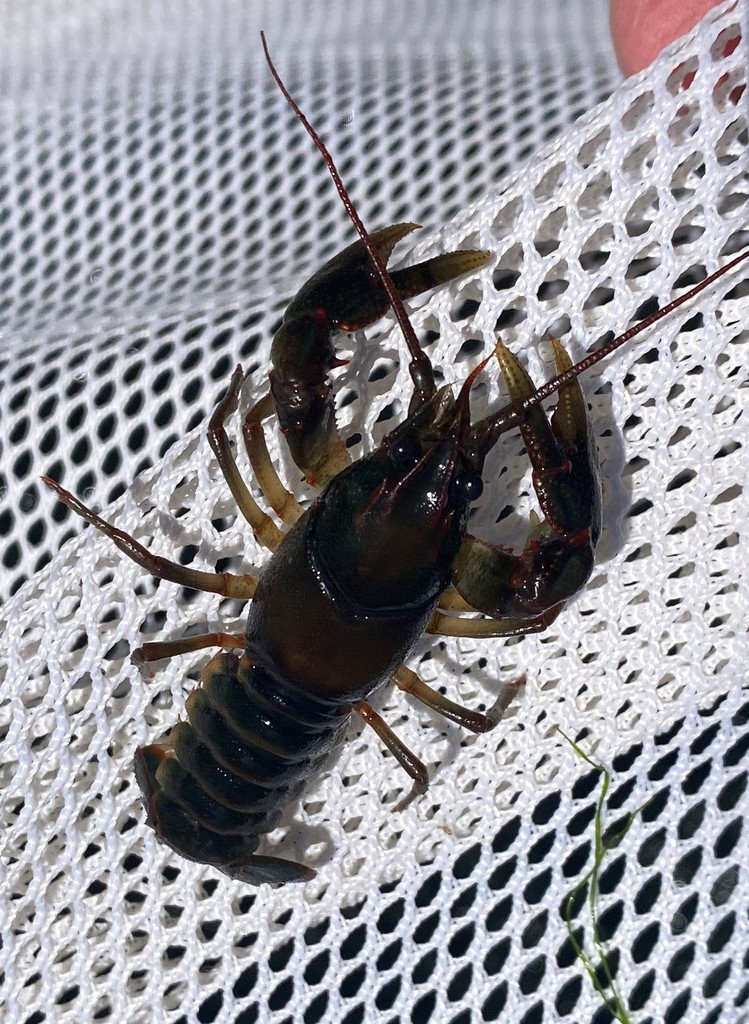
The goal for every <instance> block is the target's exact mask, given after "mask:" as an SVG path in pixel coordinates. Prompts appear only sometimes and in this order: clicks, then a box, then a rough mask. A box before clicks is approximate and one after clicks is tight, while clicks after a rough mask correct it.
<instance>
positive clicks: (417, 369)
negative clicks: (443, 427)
mask: <svg viewBox="0 0 749 1024" xmlns="http://www.w3.org/2000/svg"><path fill="white" fill-rule="evenodd" d="M260 38H261V39H262V41H263V50H264V51H265V59H266V61H267V63H268V67H269V68H270V70H271V74H272V75H273V77H274V78H275V80H276V83H277V85H278V88H279V89H280V90H281V92H282V94H283V96H284V98H285V99H286V102H287V103H288V104H289V106H290V107H291V109H292V110H293V111H294V113H295V114H296V116H297V118H298V119H299V120H300V121H301V122H302V124H303V125H304V128H305V130H306V132H307V134H308V135H309V137H310V138H311V139H312V141H313V142H314V144H315V145H316V146H317V148H318V149H319V151H320V153H321V154H322V158H323V160H324V161H325V163H326V165H327V168H328V171H329V172H330V176H331V177H332V179H333V181H334V183H335V187H336V188H337V189H338V194H339V195H340V197H341V199H342V200H343V205H344V206H345V207H346V211H347V213H348V215H349V217H350V218H351V221H352V223H353V225H354V227H355V228H356V230H357V231H358V232H359V235H360V237H361V240H362V242H363V243H364V247H365V249H366V250H367V253H368V254H369V256H370V259H371V260H372V262H373V263H374V265H375V268H376V269H377V273H378V274H379V275H380V279H381V281H382V284H383V286H384V288H385V291H386V293H387V297H388V300H389V302H390V305H391V307H392V309H393V312H394V313H395V317H396V319H397V321H398V324H399V325H400V328H401V330H402V331H403V336H404V338H405V341H406V345H407V346H408V351H409V352H410V354H411V362H410V364H409V371H410V373H411V376H412V378H413V380H414V384H415V387H417V388H418V389H419V392H420V397H421V398H423V399H429V398H430V397H431V396H432V395H433V394H434V392H435V384H434V374H433V372H432V366H431V363H430V362H429V359H428V358H427V357H426V356H425V355H424V353H423V352H422V350H421V346H420V345H419V341H418V338H417V337H416V334H415V332H414V329H413V326H412V325H411V321H410V320H409V318H408V314H407V313H406V310H405V308H404V306H403V302H402V301H401V297H400V295H399V294H398V291H397V289H396V287H395V285H394V284H393V280H392V278H391V277H390V274H389V273H388V269H387V267H386V266H385V264H384V262H383V260H382V258H381V256H380V254H379V253H378V251H377V249H376V248H375V246H374V244H373V242H372V239H371V237H370V235H369V232H368V231H367V229H366V228H365V227H364V224H363V223H362V220H361V218H360V216H359V214H358V213H357V212H356V209H355V207H354V204H353V202H352V200H351V197H350V196H349V194H348V192H347V191H346V186H345V185H344V184H343V182H342V180H341V176H340V174H339V173H338V168H337V167H336V165H335V162H334V161H333V157H332V156H331V155H330V153H329V151H328V149H327V147H326V145H325V143H324V142H323V141H322V139H321V138H320V136H319V135H318V134H317V132H316V131H315V129H314V128H313V127H312V125H311V124H310V122H309V121H308V120H307V118H306V117H305V115H304V113H303V112H302V111H301V110H300V108H299V106H298V104H297V103H296V101H295V100H294V98H293V97H292V96H291V94H290V93H289V91H288V89H287V88H286V86H285V85H284V83H283V80H282V78H281V76H280V75H279V73H278V71H276V68H275V65H274V64H273V61H272V60H271V56H270V52H269V50H268V43H267V42H266V39H265V32H261V33H260ZM747 259H749V249H746V250H745V251H744V252H742V253H739V255H738V256H735V257H734V258H733V259H732V260H730V261H729V262H728V263H726V265H725V266H724V267H721V268H720V269H719V270H716V271H715V272H714V273H712V274H710V275H708V277H706V278H705V279H704V281H700V283H699V284H697V285H695V286H694V288H690V289H689V291H687V292H685V293H684V294H683V295H680V296H679V297H678V298H677V299H674V300H673V301H672V302H669V303H667V304H666V305H665V306H663V307H662V308H661V309H657V310H656V311H655V313H651V315H650V316H648V317H645V319H644V320H641V321H640V322H639V323H638V324H635V326H634V327H630V328H629V329H628V330H626V331H625V332H624V333H623V334H620V335H618V337H616V338H614V339H613V340H612V341H610V342H608V343H607V344H606V345H603V346H602V347H601V348H599V349H597V350H596V351H595V352H591V353H589V354H588V355H587V356H585V358H584V359H581V360H580V362H579V363H575V365H574V366H571V367H570V369H569V370H565V371H564V372H563V373H560V374H557V376H556V377H552V378H551V380H549V381H547V382H546V383H545V384H542V385H541V387H540V388H537V389H536V391H534V392H533V394H532V395H529V396H528V397H527V398H525V399H523V400H522V401H520V402H518V403H511V404H512V406H513V409H514V410H515V411H516V412H518V413H520V412H522V411H524V410H526V409H530V408H532V407H533V406H534V405H538V404H539V403H540V402H543V401H544V400H545V399H547V398H548V397H549V396H550V395H553V394H554V392H556V391H559V389H560V388H563V387H564V386H565V385H566V384H570V383H571V382H572V381H573V380H575V379H576V378H577V377H579V376H580V374H582V373H584V372H585V371H586V370H589V369H590V368H591V366H595V364H596V363H599V362H600V361H601V360H602V359H606V357H607V356H610V355H611V353H612V352H615V351H616V350H617V349H618V348H621V346H622V345H625V344H626V343H627V342H628V341H631V340H632V338H635V337H637V335H638V334H641V333H642V331H646V330H647V329H648V328H649V327H652V326H653V324H656V323H658V321H659V320H662V319H663V317H665V316H668V315H669V313H673V311H674V310H675V309H678V308H679V306H682V305H684V303H685V302H690V301H691V300H692V299H693V298H694V297H695V296H696V295H699V293H700V292H701V291H704V289H705V288H709V287H710V285H711V284H713V283H714V282H715V281H717V280H718V278H720V277H723V275H724V274H727V273H729V272H730V271H731V270H733V269H734V267H737V266H738V265H739V264H740V263H743V262H744V260H747Z"/></svg>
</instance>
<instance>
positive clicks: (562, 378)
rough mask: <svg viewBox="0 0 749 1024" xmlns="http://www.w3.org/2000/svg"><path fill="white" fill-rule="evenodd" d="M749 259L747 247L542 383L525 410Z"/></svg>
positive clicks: (522, 402) (524, 402)
mask: <svg viewBox="0 0 749 1024" xmlns="http://www.w3.org/2000/svg"><path fill="white" fill-rule="evenodd" d="M746 259H749V249H745V250H744V252H742V253H739V255H738V256H734V258H733V259H732V260H730V262H728V263H726V265H725V266H724V267H720V269H719V270H716V271H715V272H714V273H712V274H710V275H709V276H708V277H706V278H705V280H704V281H700V283H699V284H696V285H695V286H694V288H690V289H689V291H688V292H685V293H684V294H683V295H680V296H679V297H678V299H673V301H671V302H669V303H667V304H666V305H665V306H662V307H661V308H660V309H656V311H655V313H651V314H650V316H646V317H645V319H644V320H640V322H639V323H637V324H635V325H634V327H630V328H629V330H626V331H625V332H624V334H620V335H619V336H618V337H616V338H613V339H612V340H611V341H609V342H608V343H607V344H606V345H602V346H601V348H599V349H596V351H595V352H590V353H589V354H588V355H587V356H585V358H584V359H581V360H580V362H579V363H575V365H574V366H571V367H570V368H569V370H565V371H564V373H560V374H558V375H557V376H556V377H552V378H551V380H549V381H547V382H546V384H542V385H541V387H540V388H537V389H536V391H534V393H533V394H532V395H529V396H528V397H527V398H526V399H524V400H523V401H521V402H520V407H521V408H522V409H530V408H531V406H534V405H538V403H539V402H543V401H544V399H545V398H548V397H549V395H553V394H554V392H555V391H558V390H559V389H560V388H563V387H564V386H565V384H569V383H571V382H572V381H573V380H575V378H576V377H579V376H580V374H581V373H584V372H585V371H586V370H589V369H590V367H591V366H595V364H596V363H600V361H601V360H602V359H605V358H606V357H607V356H610V355H611V353H612V352H616V350H617V349H618V348H621V346H622V345H625V344H626V343H627V342H628V341H631V340H632V338H635V337H637V335H638V334H641V333H642V332H643V331H646V330H647V329H648V327H652V326H653V324H655V323H658V321H659V320H662V319H663V317H664V316H668V314H669V313H673V311H674V310H675V309H678V308H679V306H683V305H684V303H685V302H689V301H690V300H691V299H693V298H694V297H695V295H699V293H700V292H701V291H704V290H705V288H709V287H710V285H711V284H713V283H714V282H715V281H717V280H718V278H719V277H723V275H724V274H727V273H729V271H731V270H733V268H734V267H737V266H738V265H739V264H740V263H743V262H744V260H746Z"/></svg>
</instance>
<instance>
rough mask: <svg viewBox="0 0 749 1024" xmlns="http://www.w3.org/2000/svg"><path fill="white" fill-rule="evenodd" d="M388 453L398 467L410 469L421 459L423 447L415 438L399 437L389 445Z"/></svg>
mask: <svg viewBox="0 0 749 1024" xmlns="http://www.w3.org/2000/svg"><path fill="white" fill-rule="evenodd" d="M388 453H389V455H390V458H391V459H392V460H393V462H394V463H395V465H396V466H400V467H401V468H403V469H408V468H409V467H410V466H414V465H416V463H417V462H418V461H419V459H420V458H421V445H420V444H419V442H418V441H417V440H416V438H415V437H399V438H398V439H397V440H395V441H393V442H392V443H391V444H390V445H388Z"/></svg>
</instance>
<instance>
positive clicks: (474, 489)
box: [453, 473, 484, 502]
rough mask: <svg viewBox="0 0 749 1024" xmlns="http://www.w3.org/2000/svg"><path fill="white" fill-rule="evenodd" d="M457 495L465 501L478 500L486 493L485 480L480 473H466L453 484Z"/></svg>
mask: <svg viewBox="0 0 749 1024" xmlns="http://www.w3.org/2000/svg"><path fill="white" fill-rule="evenodd" d="M453 488H454V491H455V496H456V497H457V498H461V499H462V500H463V501H467V502H472V501H478V499H479V498H480V497H481V495H482V494H483V493H484V481H483V480H482V479H481V474H480V473H466V474H465V475H464V476H460V477H458V479H457V480H456V481H455V483H454V484H453Z"/></svg>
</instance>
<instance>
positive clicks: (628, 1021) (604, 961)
mask: <svg viewBox="0 0 749 1024" xmlns="http://www.w3.org/2000/svg"><path fill="white" fill-rule="evenodd" d="M559 732H560V733H561V734H562V736H564V738H565V739H566V740H567V742H568V743H569V744H570V746H571V747H572V749H573V750H574V751H575V753H576V754H577V756H578V757H579V758H581V759H582V760H583V761H585V763H586V764H588V765H590V767H591V768H592V769H593V770H594V771H596V772H598V773H599V774H600V775H601V776H602V777H603V782H602V785H601V791H600V793H599V794H598V803H597V805H596V813H595V819H594V823H593V825H594V837H595V838H594V846H593V866H592V867H591V869H590V871H588V872H587V874H586V875H584V876H583V878H581V879H580V881H579V882H578V883H577V885H576V886H575V888H574V889H573V890H572V892H571V893H570V894H569V896H568V897H567V899H566V900H565V904H564V920H565V924H566V926H567V934H568V936H569V940H570V943H571V944H572V948H573V949H574V951H575V955H576V956H577V959H578V960H579V961H580V963H581V964H582V965H583V968H584V969H585V973H586V974H587V975H588V977H589V978H590V981H591V984H592V985H593V987H594V988H595V990H596V992H597V993H598V994H599V996H600V997H601V999H602V1000H603V1002H604V1004H605V1006H606V1007H607V1009H608V1010H609V1012H610V1013H611V1014H612V1015H613V1017H614V1018H615V1020H618V1021H619V1022H620V1024H633V1020H632V1017H631V1016H630V1014H629V1011H628V1009H627V1006H626V1004H625V1002H624V1000H623V998H622V996H621V994H620V992H619V990H618V988H617V986H616V982H615V981H614V972H613V970H612V968H611V963H610V961H609V956H608V954H607V952H606V948H605V945H604V942H603V940H602V938H601V934H600V929H599V913H598V892H599V885H598V883H599V878H600V875H601V865H602V864H603V861H604V858H605V857H606V856H607V855H608V854H609V853H610V852H611V851H612V850H614V849H616V847H617V846H618V845H619V844H620V843H621V841H622V840H623V839H624V837H625V836H626V834H627V833H628V832H629V830H630V829H631V828H632V825H633V824H634V821H635V819H636V818H637V816H638V814H640V813H641V812H642V810H643V808H644V807H645V806H646V804H641V805H640V806H639V807H637V808H636V809H635V810H634V811H630V812H629V813H628V814H627V815H626V817H625V819H624V823H623V825H622V826H621V828H618V829H617V830H616V831H614V832H612V833H611V834H607V833H606V830H605V827H604V804H605V802H606V797H607V795H608V792H609V788H610V786H611V777H612V776H611V771H610V770H609V769H608V768H606V767H605V765H602V764H599V763H598V762H597V761H594V760H593V759H592V758H590V757H588V755H587V754H586V753H585V751H584V750H583V749H582V748H581V747H580V746H579V745H578V744H577V743H575V741H574V740H572V739H570V737H569V736H567V735H566V734H565V733H564V732H562V730H561V729H560V730H559ZM586 889H587V893H588V898H587V904H588V913H589V915H590V924H591V936H592V945H593V950H594V951H595V952H594V954H591V953H588V952H586V950H585V948H584V947H583V945H582V943H581V942H580V941H579V940H578V938H577V936H576V935H575V931H574V927H573V914H574V910H575V905H576V904H577V903H578V901H579V899H580V898H581V897H582V896H583V894H584V892H585V891H586ZM593 955H595V956H596V957H597V958H598V964H599V966H598V967H596V964H595V963H594V960H593Z"/></svg>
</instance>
